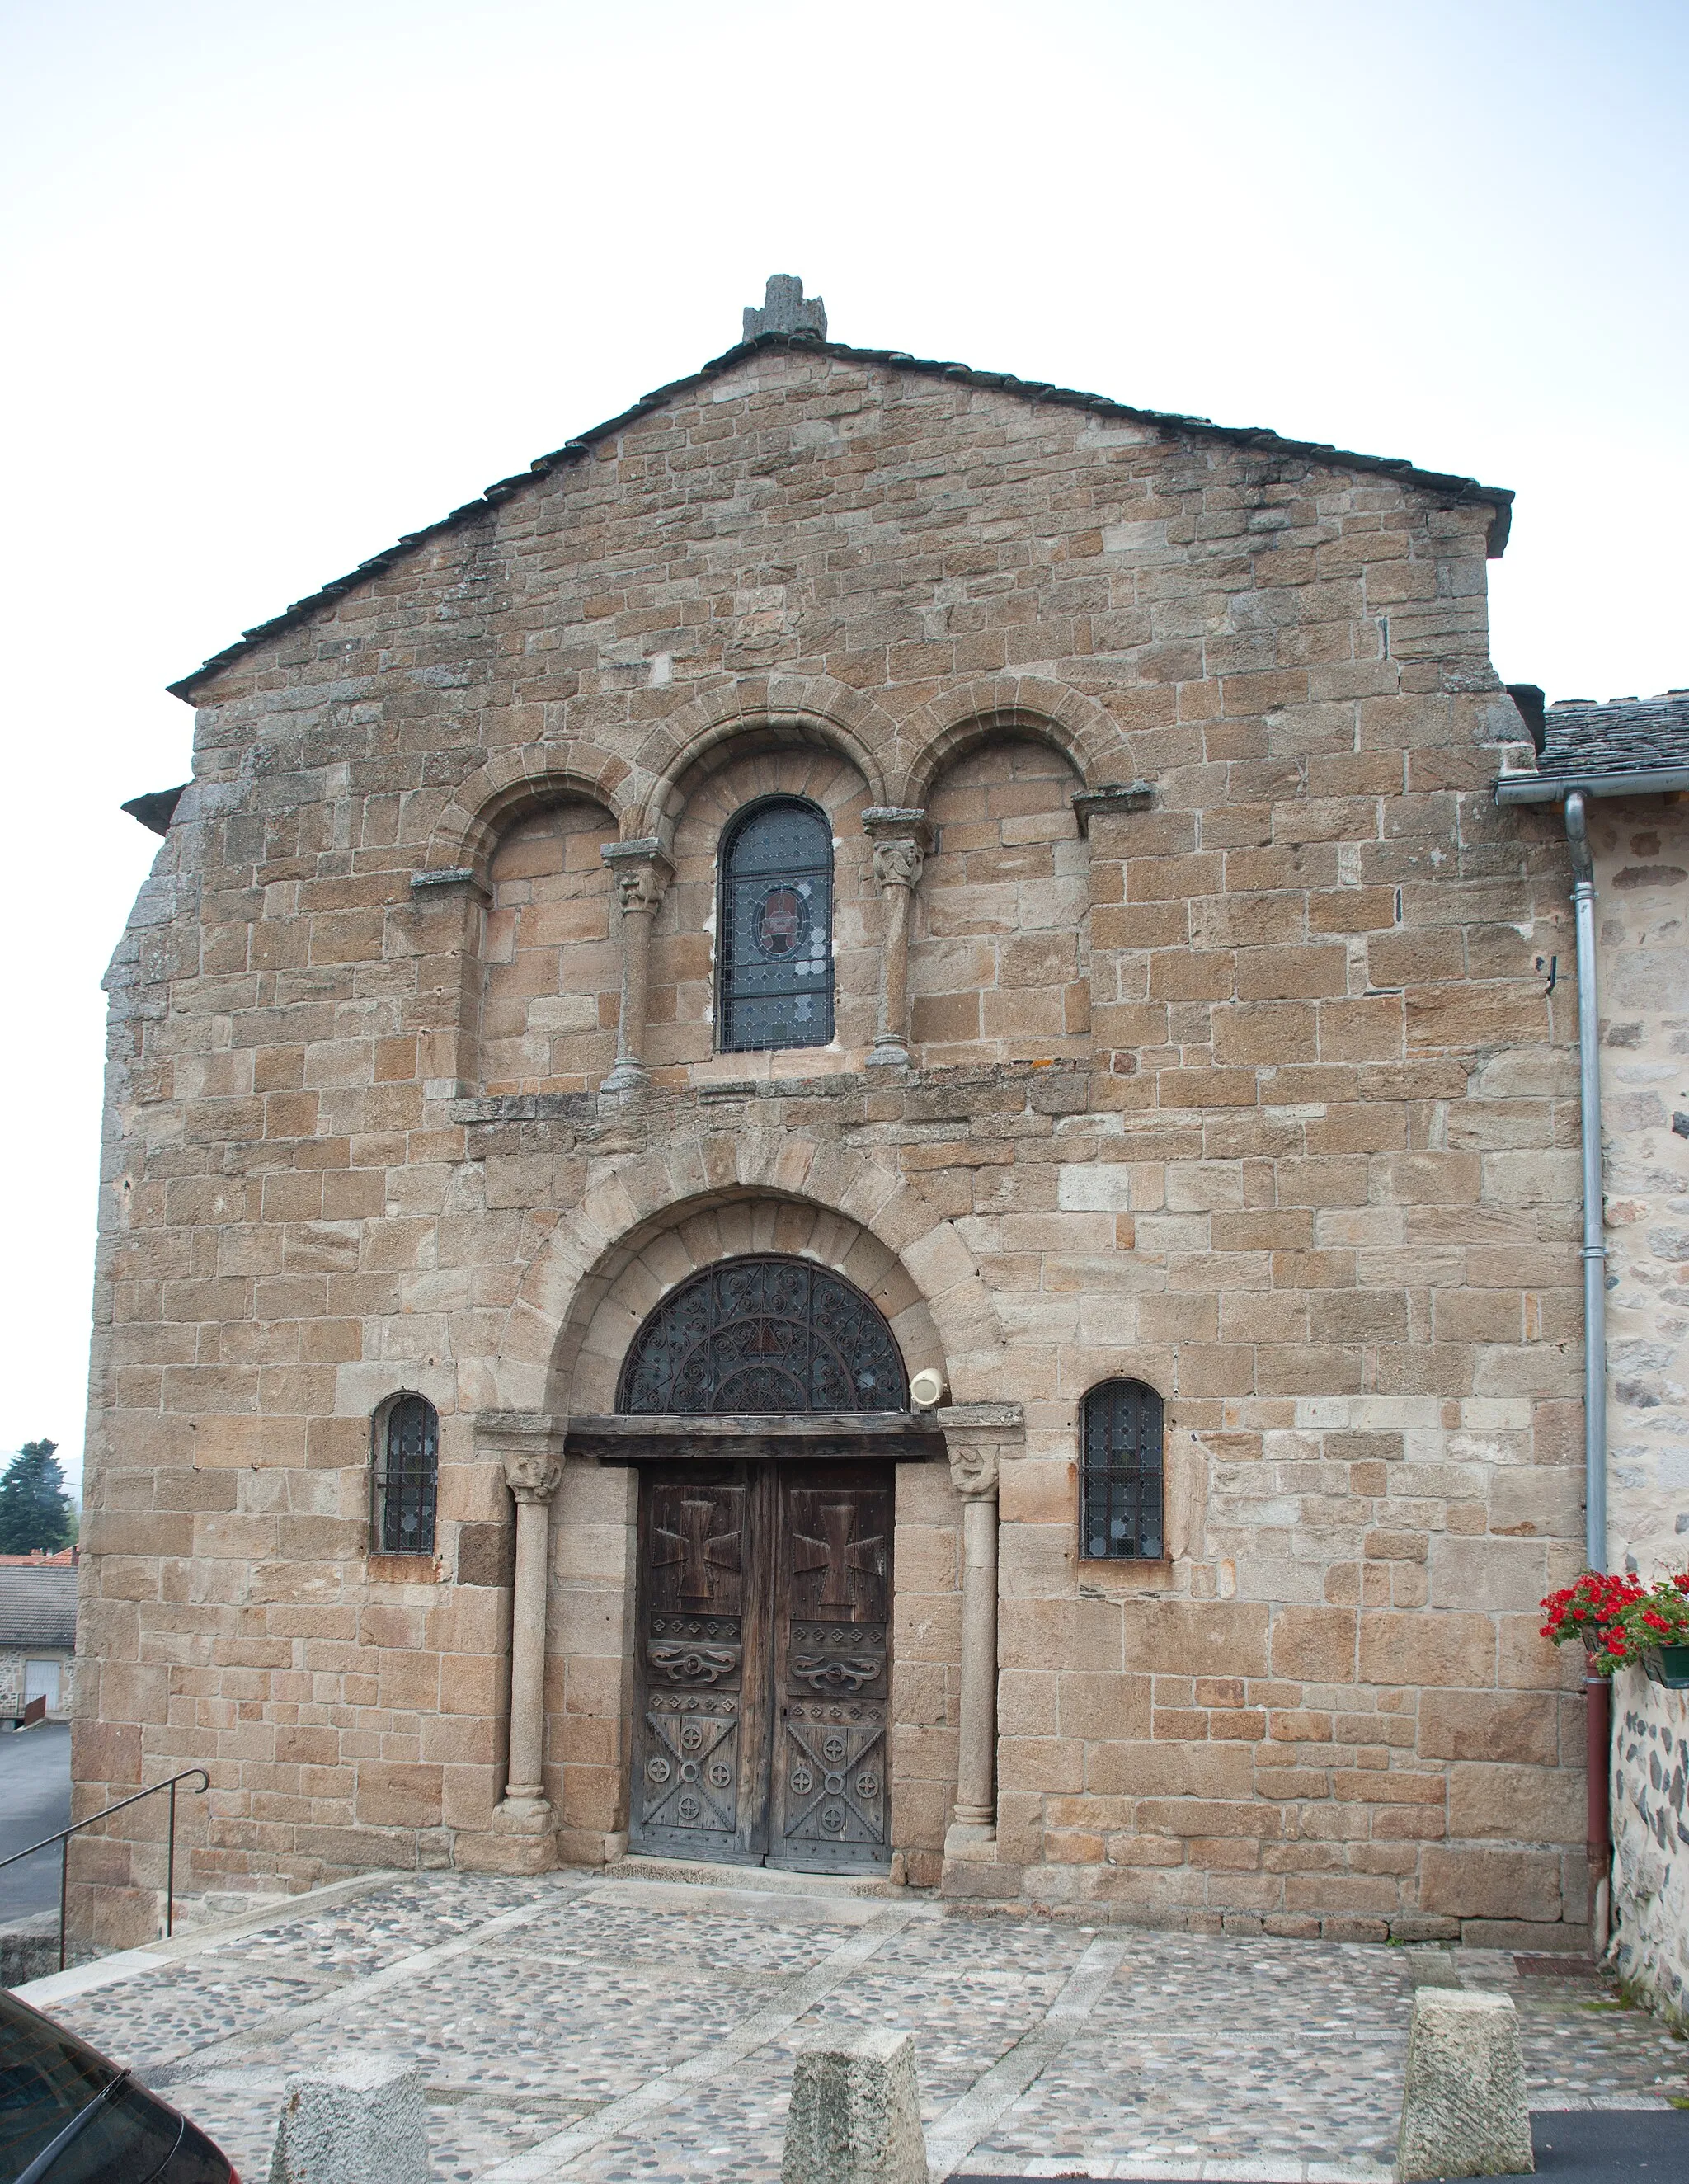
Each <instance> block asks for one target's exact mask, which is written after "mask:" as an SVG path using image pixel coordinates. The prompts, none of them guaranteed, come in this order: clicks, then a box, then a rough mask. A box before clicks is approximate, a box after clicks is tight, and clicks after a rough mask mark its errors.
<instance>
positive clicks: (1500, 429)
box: [0, 0, 1689, 1469]
mask: <svg viewBox="0 0 1689 2184" xmlns="http://www.w3.org/2000/svg"><path fill="white" fill-rule="evenodd" d="M1686 58H1689V8H1684V7H1683V6H1682V5H1681V0H1680V4H1677V5H1669V4H1653V5H1648V4H1625V3H1624V0H1604V4H1603V5H1601V6H1599V7H1591V6H1589V5H1579V6H1569V5H1564V4H1552V0H1549V4H1541V5H1537V6H1519V5H1512V4H1488V5H1486V4H1483V0H1459V4H1452V5H1451V4H1447V0H1415V4H1414V5H1413V7H1411V8H1409V7H1404V6H1402V5H1401V4H1399V0H1396V4H1391V5H1389V6H1385V5H1363V4H1353V0H1352V4H1349V5H1346V6H1337V5H1329V4H1324V0H1274V4H1273V5H1271V6H1263V5H1262V4H1260V0H1247V4H1239V5H1233V4H1228V0H1185V4H1179V0H1154V4H1142V0H1112V4H1105V3H1104V0H1039V4H1037V5H1035V6H1034V4H1032V3H1031V0H1023V4H1022V5H1021V6H1019V7H1018V8H1012V7H1003V6H996V5H991V4H987V0H964V4H956V5H952V4H923V0H900V4H896V5H887V4H884V0H856V4H854V5H851V6H848V7H833V8H819V7H799V6H796V5H794V4H791V0H787V4H785V5H783V6H778V7H768V8H762V7H756V6H750V5H746V4H742V0H718V4H716V5H712V6H709V7H705V6H701V5H694V6H686V5H679V4H662V3H661V0H622V4H620V5H618V6H606V5H605V4H603V0H599V4H597V5H594V6H588V5H584V4H579V3H578V0H554V4H550V5H542V4H538V0H474V4H471V0H457V4H456V5H454V6H450V7H448V6H443V5H439V4H436V0H406V4H403V5H400V4H395V0H264V4H259V0H202V3H201V4H192V0H180V4H175V5H171V4H166V0H0V298H3V299H4V304H5V306H6V320H7V325H6V329H5V331H4V334H3V337H0V418H3V420H4V426H5V431H4V440H3V448H0V466H3V467H0V477H3V482H4V489H5V499H6V505H7V507H8V510H9V520H8V521H7V522H6V524H5V526H4V529H3V534H0V615H3V616H4V620H5V624H6V629H5V660H6V673H5V678H4V683H3V686H0V688H3V699H0V702H3V707H4V710H3V716H0V719H3V737H4V740H3V777H0V778H3V784H4V793H5V797H6V805H7V811H8V819H9V822H10V823H9V829H8V832H9V845H8V851H7V854H6V855H5V857H4V861H3V866H0V870H3V876H4V886H5V889H6V891H7V897H8V903H7V909H8V916H7V919H6V926H5V929H6V931H7V932H8V934H9V935H10V940H9V944H8V946H7V948H6V949H5V950H4V956H3V964H0V978H3V979H4V988H5V989H4V993H3V995H0V1006H3V1012H0V1022H3V1024H4V1025H5V1026H6V1028H7V1033H8V1036H7V1039H6V1050H5V1066H4V1067H3V1068H0V1101H3V1110H0V1128H3V1144H4V1148H5V1155H6V1157H5V1161H4V1165H3V1171H0V1173H3V1177H4V1183H3V1190H4V1195H3V1200H0V1217H3V1237H4V1250H3V1251H0V1452H3V1451H10V1450H14V1449H15V1448H16V1447H17V1446H18V1445H19V1444H20V1442H21V1441H23V1440H26V1439H31V1438H34V1437H36V1436H37V1435H43V1434H45V1435H48V1436H50V1437H51V1438H53V1440H58V1441H59V1443H60V1444H61V1445H62V1453H63V1455H64V1457H66V1458H68V1459H69V1460H70V1463H71V1466H72V1468H73V1469H74V1468H75V1464H76V1462H77V1460H78V1457H79V1453H80V1450H81V1433H82V1407H83V1400H84V1397H83V1388H84V1378H85V1372H86V1363H85V1360H86V1339H87V1325H88V1299H89V1293H90V1279H91V1266H92V1239H93V1221H94V1204H95V1184H96V1177H97V1172H98V1170H97V1145H98V1127H99V1106H100V1070H101V1060H100V1056H101V1053H102V1041H103V1006H104V1005H103V997H102V995H101V994H100V992H99V983H98V982H99V979H100V977H101V974H102V972H103V969H104V967H105V964H106V961H107V960H108V958H109V954H110V951H111V950H112V948H113V946H114V944H115V942H116V940H117V939H118V936H119V933H120V931H121V928H122V925H123V921H124V918H125V914H126V912H127V910H128V907H129V905H130V903H131V900H132V898H133V895H134V892H135V889H136V888H137V885H138V884H139V882H140V880H141V878H142V875H143V874H144V872H145V871H146V869H147V866H148V862H149V861H150V857H151V855H152V852H153V850H154V849H156V848H157V846H158V844H157V843H156V841H155V840H154V838H153V837H152V836H151V835H149V834H147V833H143V832H142V830H141V829H140V828H139V827H137V825H136V824H135V822H133V821H132V820H130V819H127V818H125V817H123V816H121V815H120V813H119V811H118V810H117V806H118V805H119V804H120V802H121V801H122V799H124V798H125V797H128V796H132V795H134V794H137V793H138V792H139V791H141V790H142V789H148V788H163V787H166V786H168V785H170V784H171V783H175V782H177V781H180V780H181V779H182V778H184V777H185V776H186V774H187V772H188V761H189V749H190V734H191V728H192V716H191V714H190V713H189V711H188V710H187V707H185V706H183V705H181V704H179V703H178V702H177V701H176V699H173V698H170V697H167V696H166V695H165V694H164V683H165V682H166V681H168V680H170V679H173V678H175V677H177V676H180V675H181V674H182V673H184V672H185V671H187V669H188V668H190V667H192V666H195V665H196V664H197V663H198V661H199V660H201V659H202V658H203V656H205V655H207V654H209V653H211V652H213V651H215V650H217V649H219V648H220V647H221V646H222V645H224V644H226V643H229V642H230V641H231V639H232V638H234V637H235V636H236V634H237V632H238V631H239V630H240V629H241V628H242V627H246V626H249V625H251V624H253V623H254V622H256V621H261V620H263V619H265V617H266V616H270V615H271V614H273V613H275V612H276V611H277V610H279V609H280V608H281V607H282V606H283V605H285V604H287V602H288V601H289V600H291V599H296V598H298V597H299V596H300V595H301V594H302V593H306V592H309V591H310V590H312V589H314V588H315V586H316V585H318V584H319V583H321V582H323V581H324V580H326V578H328V577H333V576H338V575H340V574H342V573H343V571H346V570H348V569H349V568H350V567H351V566H352V565H354V563H355V562H357V561H359V560H362V559H363V558H364V557H365V556H366V555H367V554H371V553H373V552H375V551H376V549H379V548H381V547H382V546H385V545H387V543H390V542H391V541H392V540H393V538H396V537H397V536H398V535H399V533H400V532H404V531H409V530H412V529H415V528H416V527H417V526H420V525H421V524H424V523H426V522H428V521H432V519H433V518H435V517H437V516H438V515H443V514H444V513H445V511H446V510H448V509H449V508H451V507H454V506H455V505H456V504H458V503H460V502H461V501H463V500H465V499H469V498H470V497H471V495H472V494H474V493H477V492H478V491H479V490H480V488H481V487H482V486H483V485H485V484H486V483H487V482H488V481H490V480H491V479H493V478H495V477H499V476H503V475H504V473H506V472H508V471H514V470H517V469H520V468H521V467H523V466H525V465H526V464H527V461H528V460H529V459H530V458H531V457H532V456H533V455H536V454H540V453H542V452H543V451H545V450H548V449H549V448H555V447H556V446H558V445H559V444H560V443H561V442H562V441H563V440H565V439H566V438H568V437H570V436H571V435H572V434H573V433H575V432H578V431H579V430H581V429H582V428H583V426H587V425H589V424H592V423H594V422H596V421H599V419H602V418H604V417H606V416H609V415H613V414H614V413H615V412H616V410H618V409H622V408H624V407H625V406H626V405H627V404H628V403H629V402H630V401H631V400H633V398H635V397H637V396H638V395H639V394H641V393H644V392H645V391H646V390H647V389H648V388H650V387H655V386H657V385H659V384H661V382H664V381H666V380H668V379H672V378H674V377H676V376H679V375H681V374H683V373H684V372H687V371H688V370H692V369H694V368H695V367H696V366H697V365H700V364H701V363H702V362H704V361H705V359H707V358H709V357H711V356H714V355H716V354H719V353H720V352H721V351H722V349H724V348H727V347H728V346H729V345H730V343H732V342H733V341H734V340H735V339H736V338H737V337H738V333H739V311H740V308H741V306H742V305H744V304H747V303H758V302H760V301H761V295H762V283H763V280H764V277H765V276H766V275H767V274H769V273H771V272H774V271H783V272H794V273H798V274H800V275H801V276H803V277H804V279H805V281H806V283H807V285H808V287H809V288H810V290H811V292H815V291H817V290H819V291H820V292H822V294H823V295H824V296H825V298H826V299H827V305H828V314H829V317H830V320H831V331H832V332H833V335H834V336H835V337H837V338H838V339H839V340H842V341H846V342H856V343H862V344H864V345H866V346H884V347H888V348H903V349H909V350H911V351H913V352H915V353H916V354H920V355H927V356H939V357H959V358H962V359H966V360H967V362H969V363H971V364H975V365H981V366H984V367H987V368H990V369H994V370H1011V371H1015V372H1018V373H1020V374H1021V375H1023V376H1026V377H1028V378H1040V379H1048V380H1053V381H1056V382H1060V383H1062V384H1065V385H1067V386H1073V387H1087V388H1091V389H1094V390H1095V391H1096V392H1098V393H1104V394H1108V395H1112V396H1114V397H1116V398H1119V399H1122V400H1123V401H1127V402H1136V403H1141V404H1146V406H1149V407H1152V408H1159V409H1176V410H1185V411H1191V412H1195V413H1197V414H1199V415H1207V416H1211V417H1213V418H1216V419H1218V420H1220V421H1224V422H1226V423H1229V424H1240V425H1248V424H1265V425H1270V426H1274V428H1275V429H1277V430H1278V431H1280V432H1286V433H1290V434H1293V435H1296V436H1297V437H1306V438H1309V439H1315V440H1329V441H1333V442H1335V443H1336V444H1338V445H1339V446H1341V447H1347V448H1360V449H1364V450H1367V451H1368V452H1371V453H1374V454H1391V455H1408V456H1411V457H1412V458H1413V460H1416V461H1418V462H1420V463H1422V464H1424V465H1427V466H1428V467H1431V468H1435V469H1440V470H1451V471H1469V472H1471V473H1474V475H1476V476H1479V477H1480V478H1482V479H1483V480H1485V481H1486V482H1487V483H1491V484H1500V485H1508V486H1512V487H1515V488H1516V489H1517V491H1518V493H1519V501H1518V505H1517V508H1516V510H1515V517H1514V527H1513V543H1512V545H1511V546H1510V547H1509V549H1508V556H1507V559H1506V560H1505V561H1504V562H1502V564H1501V565H1499V566H1498V567H1495V566H1492V571H1491V575H1492V582H1493V595H1492V596H1493V611H1494V627H1495V658H1496V664H1497V666H1498V668H1499V669H1500V670H1501V671H1502V675H1503V677H1505V678H1506V679H1508V680H1509V681H1533V682H1541V683H1542V684H1544V685H1545V687H1546V688H1547V691H1548V694H1549V696H1550V697H1551V698H1555V697H1570V696H1585V697H1596V698H1606V697H1612V696H1619V695H1623V694H1627V693H1632V692H1634V693H1647V692H1651V691H1653V690H1658V689H1662V688H1666V687H1667V686H1668V685H1672V684H1689V618H1686V615H1685V612H1684V608H1683V604H1682V602H1683V598H1684V593H1685V590H1686V579H1689V546H1686V543H1685V539H1686V532H1685V523H1684V510H1685V506H1686V502H1689V429H1686V425H1685V416H1684V412H1685V407H1686V404H1685V395H1686V385H1685V365H1684V358H1685V354H1686V343H1685V332H1686V326H1685V320H1686V306H1685V296H1686V292H1689V281H1686V270H1689V268H1686V263H1685V260H1686V254H1689V253H1686V247H1685V242H1684V237H1685V232H1686V210H1689V206H1686V188H1685V179H1686V164H1689V163H1686V153H1685V143H1686V139H1689V131H1686V127H1685V124H1684V114H1685V110H1686V94H1689V69H1686Z"/></svg>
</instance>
